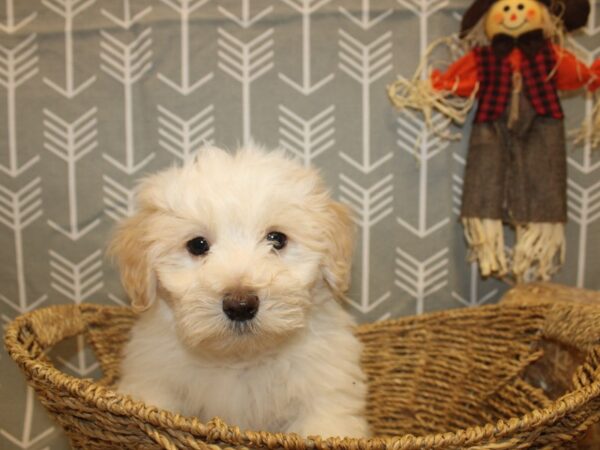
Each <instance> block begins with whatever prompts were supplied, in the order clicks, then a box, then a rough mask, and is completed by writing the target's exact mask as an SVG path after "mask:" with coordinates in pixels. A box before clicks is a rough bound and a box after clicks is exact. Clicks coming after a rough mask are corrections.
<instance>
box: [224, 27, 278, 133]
mask: <svg viewBox="0 0 600 450" xmlns="http://www.w3.org/2000/svg"><path fill="white" fill-rule="evenodd" d="M273 42H274V41H273V29H272V28H269V29H268V30H266V31H265V32H263V33H261V34H260V35H259V36H257V37H255V38H254V39H252V40H251V41H249V42H246V43H245V42H243V41H240V40H239V39H237V38H236V37H234V36H232V35H231V34H229V33H228V32H227V31H225V30H224V29H222V28H219V40H218V46H219V52H218V55H219V68H220V69H221V70H223V72H225V73H227V74H229V75H230V76H231V77H233V78H234V79H235V80H237V81H238V82H239V83H240V84H241V85H242V130H243V131H242V135H243V141H242V143H243V144H244V145H246V144H248V143H250V141H251V140H252V132H251V128H250V106H251V105H250V85H251V84H252V82H253V81H255V80H256V79H258V78H259V77H261V76H262V75H264V74H265V73H267V72H268V71H269V70H271V69H272V68H273V54H274V52H273Z"/></svg>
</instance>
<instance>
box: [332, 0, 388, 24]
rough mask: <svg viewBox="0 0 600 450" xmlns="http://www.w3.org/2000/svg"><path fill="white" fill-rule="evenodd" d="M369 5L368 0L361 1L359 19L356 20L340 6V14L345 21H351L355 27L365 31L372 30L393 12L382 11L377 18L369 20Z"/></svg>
mask: <svg viewBox="0 0 600 450" xmlns="http://www.w3.org/2000/svg"><path fill="white" fill-rule="evenodd" d="M370 3H371V2H370V0H361V8H360V9H361V11H360V18H358V17H356V16H355V15H353V14H352V13H351V12H350V11H349V10H347V9H346V8H344V7H343V6H340V12H341V13H342V14H343V15H344V16H345V17H346V18H347V19H349V20H350V21H352V22H353V23H354V24H355V25H358V26H359V27H360V28H362V29H363V30H365V31H366V30H370V29H371V28H373V27H374V26H375V25H377V24H378V23H379V22H382V21H383V20H384V19H385V18H386V17H388V16H389V15H390V14H392V13H393V12H394V10H393V9H388V10H385V11H383V12H382V13H381V14H379V15H378V16H375V17H373V18H371V14H370V10H371V5H370Z"/></svg>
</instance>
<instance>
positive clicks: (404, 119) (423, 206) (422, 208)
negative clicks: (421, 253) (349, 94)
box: [396, 111, 450, 239]
mask: <svg viewBox="0 0 600 450" xmlns="http://www.w3.org/2000/svg"><path fill="white" fill-rule="evenodd" d="M449 123H450V121H449V120H448V119H447V118H445V117H444V116H442V115H434V117H433V119H432V125H433V129H429V128H428V127H427V126H426V125H425V123H424V122H423V121H422V120H421V119H418V118H417V117H416V116H415V115H414V114H413V113H412V112H408V111H403V112H402V114H400V116H399V117H398V128H397V133H398V140H397V141H396V144H397V145H398V147H400V148H401V149H402V150H404V151H405V152H407V153H409V154H411V155H413V156H414V157H415V159H416V160H417V161H418V166H419V201H418V203H417V204H418V224H417V226H416V227H415V226H413V225H411V224H410V223H408V222H407V221H405V220H403V219H402V218H400V217H398V223H399V224H400V225H402V226H403V227H404V228H405V229H407V230H409V231H410V232H411V233H413V234H414V235H416V236H417V237H419V238H421V239H422V238H425V237H427V236H429V235H430V234H431V233H433V232H435V231H437V230H439V229H440V228H442V227H443V226H444V225H446V224H447V223H448V222H449V221H450V219H448V218H446V219H442V220H441V221H439V222H437V223H436V224H434V225H432V226H428V225H427V188H428V168H429V160H430V159H432V158H433V157H435V156H436V155H437V154H439V153H440V152H441V151H442V150H444V149H445V148H446V147H447V146H448V145H449V142H448V140H447V139H443V138H442V137H440V136H439V135H438V134H436V131H438V130H443V129H445V128H447V127H448V125H449Z"/></svg>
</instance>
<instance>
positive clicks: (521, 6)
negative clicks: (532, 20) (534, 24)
mask: <svg viewBox="0 0 600 450" xmlns="http://www.w3.org/2000/svg"><path fill="white" fill-rule="evenodd" d="M517 9H518V10H519V11H522V10H524V9H525V5H524V4H523V3H519V4H518V5H517Z"/></svg>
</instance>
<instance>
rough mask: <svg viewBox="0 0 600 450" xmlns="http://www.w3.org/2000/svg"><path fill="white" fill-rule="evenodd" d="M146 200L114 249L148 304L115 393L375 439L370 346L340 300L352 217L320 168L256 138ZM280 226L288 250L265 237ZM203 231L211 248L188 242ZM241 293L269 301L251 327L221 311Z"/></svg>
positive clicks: (245, 425)
mask: <svg viewBox="0 0 600 450" xmlns="http://www.w3.org/2000/svg"><path fill="white" fill-rule="evenodd" d="M137 200H138V211H137V213H136V214H135V215H134V216H133V217H131V218H130V219H128V220H126V221H125V222H124V223H123V224H122V225H121V226H120V227H119V228H118V230H117V232H116V234H115V237H114V239H113V241H112V244H111V248H110V251H111V253H112V254H114V255H115V256H116V258H117V261H118V263H119V266H120V270H121V274H122V281H123V284H124V287H125V289H126V291H127V293H128V294H129V296H130V298H131V302H132V306H133V308H134V309H135V310H137V311H139V312H140V317H139V320H138V321H137V322H136V324H135V325H134V328H133V330H132V336H131V340H130V341H129V343H128V344H127V346H126V348H125V354H124V359H123V363H122V370H121V372H122V378H121V381H120V382H119V384H118V390H120V391H122V392H124V393H127V394H130V395H131V396H133V397H134V398H137V399H140V400H143V401H145V402H146V403H148V404H151V405H155V406H158V407H160V408H165V409H168V410H171V411H174V412H178V413H182V414H186V415H194V416H197V417H199V418H200V419H201V420H203V421H207V420H209V419H211V418H212V417H214V416H218V417H220V418H222V419H223V420H225V421H226V422H228V423H229V424H231V425H237V426H240V427H241V428H242V429H252V430H267V431H274V432H279V431H286V432H288V431H291V432H297V433H299V434H301V435H316V434H318V435H322V436H353V437H360V436H367V435H368V426H367V423H366V420H365V418H364V415H363V413H364V408H365V397H366V387H365V380H364V375H363V373H362V372H361V369H360V366H359V358H360V353H361V345H360V343H359V341H358V340H357V339H356V338H355V337H354V335H353V333H352V327H353V321H352V319H351V317H350V315H349V314H348V313H346V312H345V311H344V310H343V308H342V307H341V306H340V304H339V302H338V301H336V300H337V299H336V298H337V297H340V296H341V295H342V293H343V292H344V291H345V290H346V289H347V287H348V278H349V271H350V261H351V255H352V242H353V234H352V223H351V219H350V216H349V214H348V211H347V209H346V208H345V207H344V206H343V205H341V204H339V203H337V202H334V201H333V200H332V199H331V198H330V196H329V194H328V192H327V190H326V189H325V187H324V185H323V183H322V181H321V179H320V177H319V176H318V174H317V173H316V172H315V171H314V170H312V169H307V168H304V167H302V166H300V165H299V164H297V163H296V162H294V161H291V160H290V159H288V158H286V157H285V156H283V154H282V153H280V152H265V151H263V150H260V149H257V148H255V147H254V146H251V147H249V148H244V149H241V150H239V151H238V152H237V153H236V154H233V155H231V154H228V153H226V152H225V151H222V150H219V149H216V148H205V149H202V150H200V151H199V152H198V154H197V155H196V157H195V158H194V159H193V160H191V161H188V162H187V163H185V164H184V166H183V167H181V168H171V169H168V170H165V171H163V172H161V173H158V174H156V175H152V176H150V177H149V178H147V179H145V180H144V181H143V182H142V183H141V185H140V186H139V190H138V196H137ZM271 231H280V232H283V233H285V234H286V235H287V236H288V244H287V246H286V247H285V248H283V249H282V250H280V251H277V250H274V249H273V247H272V246H271V245H270V243H269V242H267V241H266V240H265V236H266V235H267V233H269V232H271ZM197 236H203V237H205V238H206V239H207V240H208V241H209V243H210V245H211V247H210V251H209V252H208V253H207V254H205V255H201V256H193V255H190V254H189V253H188V251H187V250H186V242H187V241H188V240H190V239H192V238H194V237H197ZM231 290H251V291H253V292H256V293H257V294H258V296H259V299H260V306H259V310H258V313H257V315H256V317H255V318H254V319H252V320H251V321H250V323H248V324H247V325H244V326H243V327H242V329H240V328H239V327H238V328H236V327H234V326H233V323H232V322H231V321H230V320H229V319H228V318H227V317H226V315H225V314H224V313H223V310H222V298H223V295H224V294H225V293H227V292H231ZM238 325H239V323H238Z"/></svg>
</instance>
